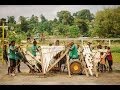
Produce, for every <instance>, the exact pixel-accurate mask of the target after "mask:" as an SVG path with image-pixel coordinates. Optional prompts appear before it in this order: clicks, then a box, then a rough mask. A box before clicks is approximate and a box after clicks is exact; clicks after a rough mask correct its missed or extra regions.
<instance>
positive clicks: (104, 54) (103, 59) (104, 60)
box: [69, 42, 113, 72]
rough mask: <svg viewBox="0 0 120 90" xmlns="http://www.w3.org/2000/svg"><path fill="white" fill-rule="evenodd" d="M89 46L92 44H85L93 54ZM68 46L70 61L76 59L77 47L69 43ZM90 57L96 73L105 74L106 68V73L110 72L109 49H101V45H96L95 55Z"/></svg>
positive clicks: (110, 58) (77, 56)
mask: <svg viewBox="0 0 120 90" xmlns="http://www.w3.org/2000/svg"><path fill="white" fill-rule="evenodd" d="M91 44H92V43H90V42H88V43H87V45H88V46H89V48H90V50H91V52H93V51H94V49H93V48H92V46H91ZM69 45H70V52H69V57H70V60H72V59H78V58H79V55H80V51H79V48H80V47H79V45H76V44H75V43H74V42H71V43H70V44H69ZM81 48H82V47H81ZM81 50H82V49H81ZM92 57H93V62H94V65H95V66H96V67H97V68H98V71H100V72H105V71H107V68H108V71H112V65H113V58H112V53H111V50H110V47H108V46H105V48H102V45H98V46H97V49H96V51H95V54H94V55H93V56H92Z"/></svg>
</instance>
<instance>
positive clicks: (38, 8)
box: [0, 5, 120, 20]
mask: <svg viewBox="0 0 120 90" xmlns="http://www.w3.org/2000/svg"><path fill="white" fill-rule="evenodd" d="M117 6H120V5H0V18H7V16H15V18H16V20H17V19H18V17H19V16H25V17H31V16H32V15H33V14H34V15H36V16H38V17H39V16H40V15H41V14H43V15H44V16H45V18H47V19H48V20H52V19H54V18H55V17H56V15H57V12H58V11H61V10H68V11H70V12H71V13H74V12H77V11H79V10H82V9H89V10H90V12H91V13H93V14H95V13H96V12H97V11H99V10H102V9H104V8H107V7H117Z"/></svg>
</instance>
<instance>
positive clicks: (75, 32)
mask: <svg viewBox="0 0 120 90" xmlns="http://www.w3.org/2000/svg"><path fill="white" fill-rule="evenodd" d="M68 35H69V37H71V38H76V37H78V36H79V35H80V31H79V27H78V26H75V25H72V26H70V27H69V32H68Z"/></svg>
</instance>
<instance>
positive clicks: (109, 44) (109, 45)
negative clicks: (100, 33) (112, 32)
mask: <svg viewBox="0 0 120 90" xmlns="http://www.w3.org/2000/svg"><path fill="white" fill-rule="evenodd" d="M110 46H111V41H110V39H109V47H110Z"/></svg>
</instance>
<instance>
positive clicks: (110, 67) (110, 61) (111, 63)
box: [106, 47, 113, 71]
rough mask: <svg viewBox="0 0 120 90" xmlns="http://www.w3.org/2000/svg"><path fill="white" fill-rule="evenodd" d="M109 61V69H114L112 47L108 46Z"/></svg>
mask: <svg viewBox="0 0 120 90" xmlns="http://www.w3.org/2000/svg"><path fill="white" fill-rule="evenodd" d="M106 58H107V61H108V64H109V71H112V65H113V60H112V54H111V50H110V47H108V48H107V57H106Z"/></svg>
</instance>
